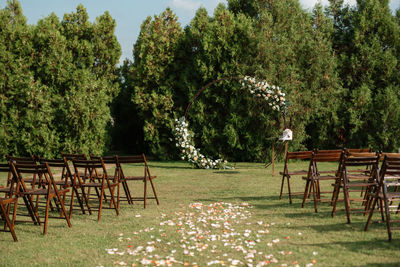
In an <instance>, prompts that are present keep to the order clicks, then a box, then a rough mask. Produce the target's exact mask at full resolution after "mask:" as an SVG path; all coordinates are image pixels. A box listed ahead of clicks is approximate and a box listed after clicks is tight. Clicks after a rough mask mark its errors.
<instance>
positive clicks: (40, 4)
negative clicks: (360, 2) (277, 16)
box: [0, 0, 400, 63]
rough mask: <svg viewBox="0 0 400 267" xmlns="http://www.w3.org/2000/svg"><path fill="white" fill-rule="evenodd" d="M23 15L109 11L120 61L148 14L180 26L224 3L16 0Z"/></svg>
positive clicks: (399, 3)
mask: <svg viewBox="0 0 400 267" xmlns="http://www.w3.org/2000/svg"><path fill="white" fill-rule="evenodd" d="M19 1H20V3H21V5H22V10H23V12H24V15H25V16H26V17H27V19H28V23H29V24H36V23H37V21H38V20H40V19H42V18H45V17H47V16H48V15H50V14H51V13H52V12H54V13H55V14H56V15H57V16H58V17H59V18H60V19H62V17H63V15H64V14H65V13H71V12H74V11H75V10H76V7H77V6H78V5H79V4H80V3H82V4H83V6H84V7H85V8H86V10H87V12H88V14H89V20H90V21H94V20H95V19H96V17H98V16H100V15H102V14H103V13H104V12H105V11H108V12H109V13H110V14H111V16H112V17H113V18H114V19H115V21H116V23H117V27H116V30H115V34H116V36H117V39H118V41H119V43H120V44H121V48H122V56H121V59H120V63H122V61H123V60H124V59H125V58H128V59H130V60H132V54H133V53H132V48H133V44H134V43H135V42H136V39H137V37H138V35H139V32H140V25H141V24H142V22H143V21H144V20H145V19H146V18H147V17H148V16H154V15H158V14H160V13H162V12H163V11H164V10H165V9H166V8H167V7H170V8H171V9H172V10H173V11H174V12H175V14H176V15H177V17H178V20H179V22H180V23H181V25H182V27H184V26H186V25H187V24H189V23H190V20H191V19H192V18H193V17H194V14H195V12H196V10H197V9H198V8H199V7H200V6H203V7H205V8H206V9H207V11H208V13H209V14H213V11H214V8H215V7H216V6H217V5H218V4H219V3H224V4H226V0H114V1H112V0H19ZM318 1H319V2H321V4H322V5H327V4H328V0H300V3H301V4H302V5H303V8H305V9H312V7H313V6H314V5H315V4H316V3H317V2H318ZM6 2H7V1H6V0H0V8H4V7H5V6H6ZM355 2H356V0H345V3H348V4H353V5H354V4H355ZM390 7H391V9H392V10H395V9H398V8H400V0H390Z"/></svg>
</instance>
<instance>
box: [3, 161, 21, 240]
mask: <svg viewBox="0 0 400 267" xmlns="http://www.w3.org/2000/svg"><path fill="white" fill-rule="evenodd" d="M0 173H8V174H9V173H11V177H10V175H9V177H10V179H9V180H10V181H7V183H8V182H9V184H8V185H7V186H6V187H3V186H0V193H4V196H2V197H0V216H1V218H2V219H3V220H4V229H3V231H4V232H6V231H8V232H10V233H11V235H12V237H13V239H14V241H15V242H17V241H18V238H17V235H16V234H15V230H14V227H15V218H16V215H17V207H18V193H19V184H18V179H17V178H16V176H15V175H16V173H15V169H14V168H13V167H12V166H11V164H10V163H7V164H0ZM11 205H14V209H13V214H12V220H10V217H9V214H10V208H11V207H10V206H11ZM7 229H9V230H7Z"/></svg>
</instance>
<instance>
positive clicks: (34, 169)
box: [13, 162, 71, 235]
mask: <svg viewBox="0 0 400 267" xmlns="http://www.w3.org/2000/svg"><path fill="white" fill-rule="evenodd" d="M13 165H14V166H15V170H16V172H17V178H18V181H19V184H20V193H21V194H22V196H23V197H24V199H32V198H31V197H32V196H38V197H40V196H43V197H45V199H46V209H45V214H44V229H43V234H44V235H45V234H46V233H47V225H48V219H49V218H57V219H64V220H66V221H67V224H68V226H69V227H71V222H70V220H69V216H68V215H67V212H66V210H65V206H64V202H63V199H62V197H61V195H63V194H65V193H67V192H68V191H69V189H68V188H66V189H62V190H61V189H60V190H59V189H58V188H57V185H56V184H55V182H54V181H55V180H54V178H53V174H52V172H51V170H50V166H49V165H48V164H47V163H46V164H24V163H15V162H14V163H13ZM25 174H32V175H37V176H38V178H39V181H41V182H40V187H39V188H37V189H34V188H32V189H29V188H28V187H27V186H26V184H25V181H24V178H23V175H25ZM52 199H55V201H56V204H57V206H59V209H60V211H61V216H60V217H53V216H51V217H50V216H49V209H50V201H51V200H52ZM33 210H34V211H33V212H34V214H35V217H37V218H38V217H39V215H38V213H37V210H36V209H33ZM39 224H40V220H39Z"/></svg>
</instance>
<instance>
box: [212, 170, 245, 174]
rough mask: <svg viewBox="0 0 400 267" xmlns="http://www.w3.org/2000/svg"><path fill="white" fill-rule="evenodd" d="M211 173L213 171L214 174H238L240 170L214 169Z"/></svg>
mask: <svg viewBox="0 0 400 267" xmlns="http://www.w3.org/2000/svg"><path fill="white" fill-rule="evenodd" d="M213 173H215V174H238V173H240V172H239V171H229V170H223V171H215V172H213Z"/></svg>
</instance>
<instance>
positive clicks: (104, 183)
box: [72, 158, 119, 221]
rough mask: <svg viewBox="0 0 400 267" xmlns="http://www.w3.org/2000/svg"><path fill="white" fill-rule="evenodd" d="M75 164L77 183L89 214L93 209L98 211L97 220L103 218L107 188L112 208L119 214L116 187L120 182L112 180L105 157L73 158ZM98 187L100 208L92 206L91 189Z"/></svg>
mask: <svg viewBox="0 0 400 267" xmlns="http://www.w3.org/2000/svg"><path fill="white" fill-rule="evenodd" d="M72 163H73V165H74V170H75V176H76V178H77V184H78V186H79V188H80V189H81V193H82V199H83V200H84V202H85V205H86V208H87V210H88V212H89V214H92V210H97V211H98V216H97V220H99V221H100V219H101V212H102V209H103V200H104V193H105V190H106V189H108V192H109V194H110V198H111V206H110V208H112V209H114V210H115V213H116V214H117V215H118V214H119V211H118V205H117V203H116V201H115V198H114V194H113V193H114V187H117V186H118V183H114V182H113V181H111V180H110V178H109V176H108V174H107V170H106V167H105V165H104V162H103V159H100V160H83V159H76V158H74V159H72ZM91 188H94V189H97V190H98V192H99V195H98V199H97V201H98V208H97V209H93V208H92V207H91V206H90V197H89V195H90V189H91Z"/></svg>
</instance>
